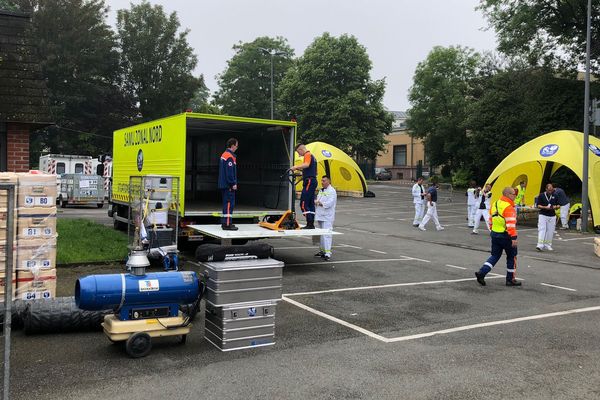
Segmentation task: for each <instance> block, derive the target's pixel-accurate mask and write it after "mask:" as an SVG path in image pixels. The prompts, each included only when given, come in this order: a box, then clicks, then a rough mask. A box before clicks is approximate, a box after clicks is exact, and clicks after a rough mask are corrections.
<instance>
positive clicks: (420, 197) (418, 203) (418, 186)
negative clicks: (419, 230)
mask: <svg viewBox="0 0 600 400" xmlns="http://www.w3.org/2000/svg"><path fill="white" fill-rule="evenodd" d="M412 196H413V203H414V204H415V219H414V220H413V226H414V227H417V226H419V224H420V223H421V220H422V219H423V213H424V212H425V187H423V177H422V176H420V177H419V178H418V179H417V183H415V184H414V185H413V187H412Z"/></svg>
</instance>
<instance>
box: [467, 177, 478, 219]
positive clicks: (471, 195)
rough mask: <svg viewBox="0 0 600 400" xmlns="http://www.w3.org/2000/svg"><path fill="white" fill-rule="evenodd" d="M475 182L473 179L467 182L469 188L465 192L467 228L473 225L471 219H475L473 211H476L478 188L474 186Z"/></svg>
mask: <svg viewBox="0 0 600 400" xmlns="http://www.w3.org/2000/svg"><path fill="white" fill-rule="evenodd" d="M476 186H477V183H476V182H475V181H471V182H469V188H468V189H467V192H466V193H465V196H467V221H468V223H467V225H468V226H469V228H472V227H473V220H474V219H475V212H477V197H476V194H477V193H478V192H479V189H478V188H477V187H476Z"/></svg>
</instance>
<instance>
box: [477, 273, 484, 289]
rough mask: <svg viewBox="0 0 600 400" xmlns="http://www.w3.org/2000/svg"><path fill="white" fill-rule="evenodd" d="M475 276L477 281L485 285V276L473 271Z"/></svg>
mask: <svg viewBox="0 0 600 400" xmlns="http://www.w3.org/2000/svg"><path fill="white" fill-rule="evenodd" d="M475 277H476V278H477V283H479V284H480V285H481V286H485V276H484V275H482V274H480V273H479V272H475Z"/></svg>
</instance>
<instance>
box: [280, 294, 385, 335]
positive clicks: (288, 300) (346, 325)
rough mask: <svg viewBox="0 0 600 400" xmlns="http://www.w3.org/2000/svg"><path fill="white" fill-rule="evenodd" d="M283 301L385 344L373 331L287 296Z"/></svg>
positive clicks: (283, 297)
mask: <svg viewBox="0 0 600 400" xmlns="http://www.w3.org/2000/svg"><path fill="white" fill-rule="evenodd" d="M281 299H282V300H283V301H287V302H288V303H290V304H293V305H295V306H296V307H299V308H301V309H303V310H306V311H308V312H311V313H313V314H315V315H318V316H319V317H323V318H325V319H328V320H330V321H333V322H337V323H338V324H340V325H343V326H345V327H347V328H350V329H354V330H355V331H357V332H360V333H362V334H363V335H367V336H369V337H372V338H373V339H377V340H379V341H382V342H385V338H384V337H383V336H380V335H378V334H376V333H373V332H371V331H369V330H366V329H364V328H361V327H360V326H357V325H354V324H351V323H349V322H346V321H344V320H342V319H339V318H336V317H333V316H331V315H329V314H325V313H324V312H321V311H319V310H315V309H314V308H312V307H309V306H307V305H304V304H302V303H298V302H297V301H295V300H292V299H288V298H287V297H285V295H284V296H282V297H281Z"/></svg>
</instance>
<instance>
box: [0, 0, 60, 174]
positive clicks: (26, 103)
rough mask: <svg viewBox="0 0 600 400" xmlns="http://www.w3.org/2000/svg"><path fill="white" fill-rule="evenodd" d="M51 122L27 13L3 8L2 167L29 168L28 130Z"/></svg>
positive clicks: (0, 52)
mask: <svg viewBox="0 0 600 400" xmlns="http://www.w3.org/2000/svg"><path fill="white" fill-rule="evenodd" d="M48 125H52V122H51V118H50V112H49V107H48V90H47V88H46V81H45V79H44V77H43V75H42V70H41V67H40V64H39V59H38V53H37V47H36V44H35V43H34V41H33V38H32V35H31V18H30V16H29V15H28V14H23V13H19V12H12V11H5V10H0V171H13V172H23V171H28V170H29V134H30V132H33V131H35V130H38V129H40V128H43V127H45V126H48Z"/></svg>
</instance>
